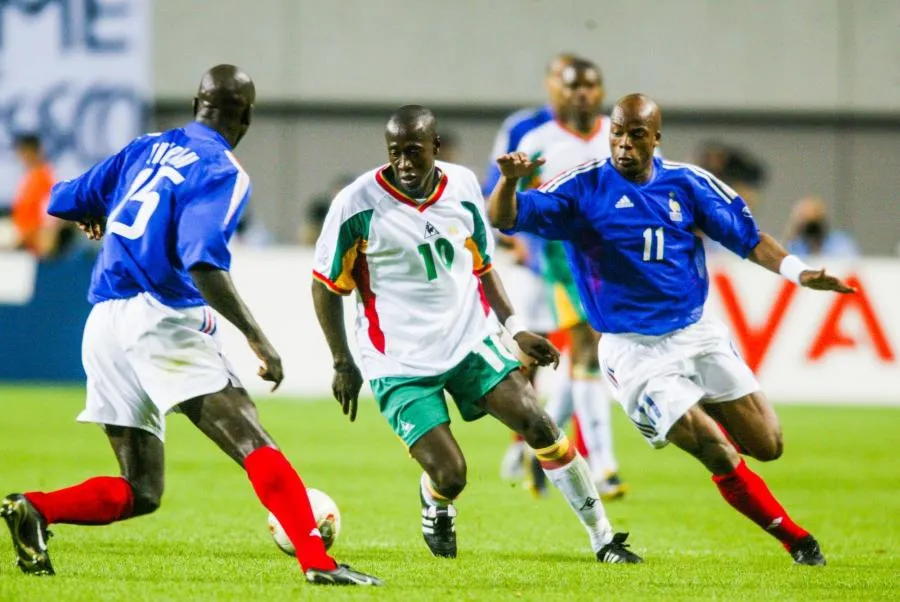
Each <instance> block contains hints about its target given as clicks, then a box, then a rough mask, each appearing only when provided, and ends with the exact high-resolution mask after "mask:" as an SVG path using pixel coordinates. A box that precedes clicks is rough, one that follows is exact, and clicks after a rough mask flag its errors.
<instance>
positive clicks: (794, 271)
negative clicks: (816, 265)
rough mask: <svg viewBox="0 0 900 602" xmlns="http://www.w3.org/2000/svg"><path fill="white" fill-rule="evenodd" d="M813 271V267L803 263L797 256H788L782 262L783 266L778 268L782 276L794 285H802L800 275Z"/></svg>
mask: <svg viewBox="0 0 900 602" xmlns="http://www.w3.org/2000/svg"><path fill="white" fill-rule="evenodd" d="M811 269H812V268H811V267H809V266H808V265H806V264H805V263H803V261H802V260H801V259H800V258H799V257H797V256H796V255H788V256H787V257H785V258H784V259H782V260H781V265H780V266H779V267H778V271H779V272H781V275H782V276H784V277H785V278H787V279H788V280H790V281H791V282H793V283H794V284H800V274H802V273H803V272H805V271H806V270H811Z"/></svg>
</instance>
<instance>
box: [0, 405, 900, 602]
mask: <svg viewBox="0 0 900 602" xmlns="http://www.w3.org/2000/svg"><path fill="white" fill-rule="evenodd" d="M81 402H82V391H81V390H80V389H50V388H10V387H6V388H0V412H2V419H0V495H5V494H6V493H7V492H14V491H21V490H23V489H33V488H35V489H37V488H41V489H43V488H57V487H61V486H65V485H69V484H73V483H76V482H80V481H81V480H83V479H85V478H88V477H90V476H94V475H98V474H116V465H115V461H114V459H113V456H112V453H111V451H110V449H109V448H108V445H107V443H106V441H105V438H104V436H103V435H102V433H101V432H100V431H99V429H97V428H96V427H93V426H90V425H78V424H76V423H74V421H73V419H74V416H75V414H76V413H77V412H78V410H79V409H80V406H81ZM259 407H260V412H261V415H262V419H263V422H264V424H266V425H267V426H268V428H269V430H270V431H271V432H272V434H273V435H274V436H275V438H276V439H277V440H278V441H279V443H280V445H281V446H282V448H283V449H284V450H285V452H286V453H287V455H288V456H289V457H290V458H291V459H292V460H293V461H294V463H295V465H296V466H297V467H298V469H299V470H300V472H301V474H302V475H303V477H304V479H305V480H306V482H307V484H308V485H309V486H311V487H316V488H320V489H323V490H324V491H326V492H328V493H329V494H330V495H331V496H332V497H333V498H334V499H335V500H336V501H337V503H338V505H339V506H340V508H341V511H342V516H343V531H342V533H341V536H340V539H339V540H338V542H337V544H336V545H335V548H334V550H333V552H334V553H335V555H336V556H337V557H338V559H339V560H342V561H346V562H350V563H352V564H354V565H356V566H358V567H359V568H361V569H364V570H369V571H371V572H373V573H375V574H377V575H379V576H381V577H382V578H384V579H385V581H386V584H387V585H386V587H385V588H382V589H380V590H349V589H344V590H334V589H330V588H314V587H312V586H308V585H306V584H305V583H303V582H302V581H301V576H300V574H299V572H298V569H297V566H296V564H295V562H294V561H293V559H291V558H288V557H287V556H285V555H284V554H282V553H281V552H279V551H278V550H277V548H276V547H275V545H274V543H273V542H272V541H271V539H270V537H269V534H268V532H267V530H266V511H265V510H264V509H263V508H262V507H261V506H259V504H258V503H257V501H256V499H255V497H254V495H253V492H252V490H251V488H250V485H249V483H248V482H247V481H246V479H245V477H244V474H243V473H242V471H240V470H239V469H238V468H237V466H234V465H233V464H232V463H231V462H230V460H228V459H227V458H226V457H225V456H224V455H222V454H221V453H220V452H219V451H218V450H217V449H215V448H214V446H213V445H212V444H211V443H209V442H207V441H206V440H205V439H204V438H203V437H202V436H201V435H200V434H199V433H198V432H196V431H194V429H193V427H191V425H190V424H189V423H188V422H187V421H186V420H185V419H184V418H183V417H181V416H172V417H171V418H170V419H169V433H168V448H167V454H168V456H167V471H168V472H167V483H166V485H167V490H166V494H165V496H164V499H163V505H162V508H161V510H160V511H159V512H157V513H156V514H154V515H152V516H149V517H144V518H139V519H136V520H134V521H126V522H124V523H120V524H116V525H112V526H108V527H77V526H70V525H55V526H54V527H53V530H54V531H55V534H56V537H55V538H54V539H53V540H52V541H51V553H52V556H53V561H54V565H55V568H56V570H57V576H56V577H53V578H34V577H26V576H25V575H22V574H21V573H20V572H19V571H18V569H16V568H15V567H14V566H13V554H12V548H11V546H10V545H9V543H8V542H0V600H2V601H5V602H11V601H17V600H24V601H29V602H33V601H36V600H66V601H69V600H86V601H87V600H90V601H96V600H128V601H129V602H131V601H138V600H153V601H159V600H235V601H240V602H246V601H250V600H253V601H257V600H295V599H322V600H324V599H328V600H344V599H377V600H404V601H415V600H492V601H493V600H540V601H549V600H566V601H567V602H571V601H578V600H600V599H611V600H665V601H672V600H715V599H719V600H776V599H777V600H795V599H796V600H801V599H802V600H866V599H869V600H875V599H891V598H894V599H897V598H898V597H900V591H898V587H900V551H898V547H900V520H898V517H900V470H898V468H897V463H896V459H895V458H896V451H895V447H896V445H895V443H894V442H895V441H896V440H897V427H898V426H900V410H897V409H888V408H850V407H783V406H782V407H779V413H780V415H781V418H782V422H783V425H784V431H785V440H786V452H785V455H784V456H783V457H782V458H781V459H780V460H779V461H777V462H775V463H772V464H769V465H760V464H758V463H753V467H754V468H755V469H756V470H758V471H759V472H760V473H761V474H762V475H763V476H764V477H765V478H766V480H767V481H768V483H769V485H770V486H771V487H772V488H773V490H774V491H775V493H776V495H777V496H778V497H779V498H780V500H781V501H782V502H783V503H784V504H785V505H786V507H787V508H788V510H789V511H790V512H791V514H792V515H793V517H794V518H795V519H796V520H797V521H798V522H800V523H801V524H803V525H804V526H806V527H807V528H809V529H810V530H812V532H813V533H815V534H816V536H817V537H818V538H819V540H820V541H821V543H822V546H823V549H824V551H825V553H826V555H827V556H828V562H829V564H828V566H827V567H824V568H812V567H796V566H792V564H791V561H790V557H789V556H788V555H787V554H786V553H785V552H784V550H783V549H782V548H781V547H780V546H779V545H778V544H777V543H776V542H775V541H774V540H772V539H770V538H769V537H768V536H767V535H766V534H765V533H763V532H762V531H761V530H760V529H759V528H757V527H756V526H755V525H753V524H751V523H750V522H749V521H747V520H746V519H744V518H743V517H741V516H739V515H738V514H737V513H735V512H734V511H732V510H731V509H730V508H729V507H728V506H727V505H726V504H725V502H724V501H722V499H721V498H720V497H719V495H718V493H717V492H716V490H715V487H714V486H713V485H712V483H711V482H710V480H709V477H708V476H707V475H706V474H705V473H704V470H703V469H702V467H701V466H700V465H699V464H698V463H697V462H696V461H694V460H692V459H691V458H689V457H687V456H686V455H684V454H682V453H680V452H678V451H677V450H675V449H666V450H663V451H653V450H651V449H650V448H649V447H648V446H647V445H646V444H645V443H644V442H643V440H642V439H641V438H640V437H639V435H638V434H637V432H636V431H634V430H633V429H632V428H630V426H629V425H628V424H627V423H626V421H625V419H624V417H623V415H622V413H621V412H620V411H619V410H618V409H616V410H615V412H614V414H615V418H616V436H617V442H616V445H617V452H618V456H619V459H620V462H621V465H622V474H623V475H624V476H625V477H626V478H627V480H628V481H629V482H630V483H631V485H632V487H633V489H632V493H631V494H630V496H629V497H628V498H626V499H625V500H623V501H619V502H613V503H610V504H608V505H607V510H608V512H609V514H610V516H611V519H612V521H613V524H614V526H615V527H616V528H617V529H619V530H625V531H630V532H631V541H632V543H633V544H634V546H635V549H636V550H637V551H638V552H639V553H641V554H642V555H643V556H644V558H645V559H646V564H644V565H640V566H606V565H599V564H597V563H596V562H594V561H593V559H592V556H591V554H590V550H589V549H588V542H587V537H586V535H585V534H584V532H583V531H582V528H581V526H580V525H579V524H578V522H577V520H576V518H575V516H574V515H573V514H572V513H571V511H570V510H569V509H568V507H567V506H566V505H565V503H564V501H563V500H562V499H561V498H560V497H559V496H558V495H557V494H556V493H555V492H554V493H553V494H552V495H551V496H549V497H548V498H546V499H543V500H534V499H532V498H531V497H530V496H529V495H528V494H527V493H526V492H525V491H524V490H522V489H521V488H519V487H517V486H513V485H510V484H507V483H503V482H501V481H500V480H499V478H498V462H499V459H500V455H501V453H502V451H503V449H504V447H505V445H506V443H507V441H508V438H507V435H506V433H505V432H504V429H503V428H502V427H501V426H500V425H499V424H497V423H494V422H492V421H491V420H490V419H484V420H482V421H480V422H477V423H474V424H462V423H460V422H458V421H456V422H454V425H455V432H456V434H457V436H458V437H459V439H460V441H461V443H462V446H463V449H464V451H465V452H466V453H467V458H468V463H469V487H468V489H467V490H466V492H465V493H464V494H463V496H462V498H461V499H460V501H459V504H458V507H459V511H460V514H459V518H458V522H457V530H458V534H459V544H460V557H459V558H458V559H457V560H455V561H449V560H438V559H435V558H432V557H431V556H430V554H429V553H428V551H427V548H426V547H425V545H424V543H423V542H422V541H421V535H420V533H419V506H418V504H419V502H418V498H417V494H416V487H417V481H416V480H417V477H418V475H419V471H418V470H417V469H416V466H415V465H414V463H413V461H412V460H410V459H409V458H408V457H407V456H406V454H405V452H404V449H403V446H402V445H401V444H400V442H399V441H398V440H397V439H396V438H395V437H394V436H393V434H392V433H391V432H390V430H389V429H388V427H387V425H386V424H385V423H384V422H383V421H382V420H381V418H380V417H379V416H378V414H377V410H376V408H375V407H374V405H373V404H372V403H371V402H366V403H363V406H362V408H361V411H360V417H359V419H358V422H357V423H356V424H350V423H348V422H346V419H345V418H344V416H343V415H341V414H340V412H339V410H338V408H337V406H336V404H334V403H328V402H324V401H323V402H317V403H291V402H289V401H285V400H281V399H262V400H260V402H259ZM5 538H6V533H5V530H3V534H2V535H0V539H5Z"/></svg>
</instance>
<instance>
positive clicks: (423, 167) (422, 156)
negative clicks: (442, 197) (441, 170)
mask: <svg viewBox="0 0 900 602" xmlns="http://www.w3.org/2000/svg"><path fill="white" fill-rule="evenodd" d="M385 138H386V141H387V151H388V161H389V162H390V164H391V171H393V173H394V181H395V182H396V183H397V184H398V185H399V186H400V188H401V190H403V192H405V193H406V194H408V195H409V196H411V197H414V198H419V197H422V196H425V193H426V188H427V187H428V184H429V182H431V180H432V177H431V176H432V174H433V173H434V159H435V156H436V155H437V152H438V146H439V143H438V140H437V139H436V137H435V136H434V135H433V134H430V133H429V132H426V131H422V130H419V129H416V130H412V131H399V132H396V133H389V134H387V135H386V137H385Z"/></svg>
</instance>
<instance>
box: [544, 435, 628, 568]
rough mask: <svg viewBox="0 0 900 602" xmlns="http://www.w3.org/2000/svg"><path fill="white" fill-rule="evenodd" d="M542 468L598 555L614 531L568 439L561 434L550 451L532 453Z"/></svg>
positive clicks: (581, 460) (585, 464)
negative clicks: (575, 516)
mask: <svg viewBox="0 0 900 602" xmlns="http://www.w3.org/2000/svg"><path fill="white" fill-rule="evenodd" d="M535 454H536V455H537V457H538V460H540V461H541V465H542V466H543V467H544V473H545V474H546V475H547V478H549V479H550V481H551V482H552V483H553V484H554V485H555V486H556V488H557V489H559V491H560V493H562V494H563V497H565V498H566V501H567V502H568V503H569V507H571V508H572V510H574V511H575V514H577V515H578V519H579V520H580V521H581V524H582V525H584V528H585V529H586V530H587V532H588V536H589V537H590V538H591V549H593V550H594V552H597V551H598V550H600V548H602V547H603V546H604V545H606V544H607V543H609V542H610V541H612V536H613V531H612V526H611V525H610V524H609V520H608V519H607V518H606V510H605V509H604V508H603V502H601V501H600V494H598V493H597V486H596V485H594V480H593V479H592V478H591V471H590V469H589V468H588V465H587V462H585V461H584V458H582V457H581V456H580V455H579V454H578V452H577V451H575V448H574V447H572V446H571V444H570V443H569V439H568V438H567V437H566V436H565V435H564V434H563V433H560V435H559V439H557V440H556V443H554V444H553V445H551V446H550V447H546V448H544V449H538V450H535Z"/></svg>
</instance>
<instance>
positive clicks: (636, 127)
mask: <svg viewBox="0 0 900 602" xmlns="http://www.w3.org/2000/svg"><path fill="white" fill-rule="evenodd" d="M610 119H611V121H612V126H611V128H610V131H609V152H610V154H611V155H612V160H613V164H614V165H615V167H616V169H617V170H618V171H619V173H621V174H622V175H623V176H625V177H626V178H629V179H641V178H642V177H643V176H645V175H646V174H648V173H649V171H650V165H651V162H652V161H653V152H654V151H655V150H656V147H657V145H658V144H659V130H658V129H657V128H656V127H655V126H654V125H653V123H652V122H650V121H649V120H647V119H644V118H642V117H641V116H640V115H636V114H629V113H628V112H626V111H623V110H622V109H621V108H620V107H616V108H615V109H613V113H612V116H611V118H610Z"/></svg>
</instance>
